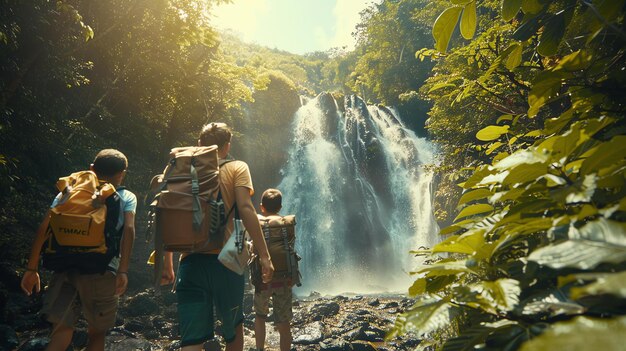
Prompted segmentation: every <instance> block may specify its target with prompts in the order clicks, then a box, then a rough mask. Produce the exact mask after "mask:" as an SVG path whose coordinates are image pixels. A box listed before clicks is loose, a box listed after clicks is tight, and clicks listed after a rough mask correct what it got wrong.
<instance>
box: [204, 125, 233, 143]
mask: <svg viewBox="0 0 626 351" xmlns="http://www.w3.org/2000/svg"><path fill="white" fill-rule="evenodd" d="M232 136H233V133H232V132H231V130H230V128H228V126H227V125H226V123H216V122H212V123H209V124H206V125H205V126H204V127H202V131H201V132H200V138H199V139H200V145H202V146H210V145H217V147H218V148H221V147H223V146H224V145H226V144H227V143H229V142H230V139H231V138H232Z"/></svg>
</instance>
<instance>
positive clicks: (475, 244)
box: [432, 230, 485, 255]
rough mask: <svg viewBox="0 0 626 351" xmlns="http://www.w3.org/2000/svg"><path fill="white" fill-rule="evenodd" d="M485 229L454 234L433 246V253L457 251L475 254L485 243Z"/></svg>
mask: <svg viewBox="0 0 626 351" xmlns="http://www.w3.org/2000/svg"><path fill="white" fill-rule="evenodd" d="M484 234H485V231H484V230H477V231H472V232H468V233H464V234H463V235H460V236H459V235H455V236H452V237H450V238H448V239H446V240H444V241H442V242H440V243H439V244H437V245H435V246H433V248H432V251H433V253H437V252H456V253H462V254H467V255H474V254H475V253H476V252H478V251H479V250H480V249H481V248H482V247H483V246H484V244H485V237H484Z"/></svg>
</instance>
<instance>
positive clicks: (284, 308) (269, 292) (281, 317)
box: [254, 285, 293, 323]
mask: <svg viewBox="0 0 626 351" xmlns="http://www.w3.org/2000/svg"><path fill="white" fill-rule="evenodd" d="M270 297H271V298H272V307H273V309H274V323H283V322H290V321H291V319H292V318H293V311H292V301H291V300H292V293H291V286H289V285H286V286H283V287H279V288H271V289H266V290H255V291H254V312H255V313H256V315H257V316H260V317H263V318H266V317H267V316H268V315H269V313H270Z"/></svg>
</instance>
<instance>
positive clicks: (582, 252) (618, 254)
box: [528, 240, 626, 269]
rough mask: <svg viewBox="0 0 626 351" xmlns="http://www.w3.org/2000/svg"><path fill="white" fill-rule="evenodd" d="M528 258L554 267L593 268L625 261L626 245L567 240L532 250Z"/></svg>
mask: <svg viewBox="0 0 626 351" xmlns="http://www.w3.org/2000/svg"><path fill="white" fill-rule="evenodd" d="M528 260H529V261H534V262H537V263H538V264H540V265H543V266H547V267H550V268H554V269H562V268H577V269H593V268H595V267H597V266H598V265H600V264H602V263H614V264H618V263H622V262H624V261H626V247H624V246H618V245H613V244H609V243H604V242H597V241H589V240H567V241H564V242H561V243H558V244H550V245H547V246H544V247H542V248H540V249H538V250H535V251H533V252H532V253H531V254H530V256H528Z"/></svg>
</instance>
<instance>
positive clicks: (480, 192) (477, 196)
mask: <svg viewBox="0 0 626 351" xmlns="http://www.w3.org/2000/svg"><path fill="white" fill-rule="evenodd" d="M490 196H493V192H492V191H490V190H488V189H484V188H482V189H476V190H472V191H468V192H466V193H464V194H463V195H462V196H461V198H460V199H459V203H458V205H463V204H466V203H468V202H471V201H476V200H481V199H485V198H488V197H490Z"/></svg>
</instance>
